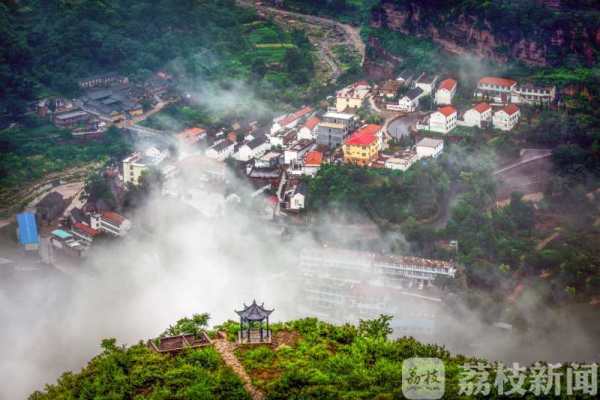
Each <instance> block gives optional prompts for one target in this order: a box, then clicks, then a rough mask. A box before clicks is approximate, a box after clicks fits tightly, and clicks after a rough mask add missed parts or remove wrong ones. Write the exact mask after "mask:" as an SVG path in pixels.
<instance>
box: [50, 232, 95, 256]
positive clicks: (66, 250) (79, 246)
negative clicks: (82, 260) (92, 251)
mask: <svg viewBox="0 0 600 400" xmlns="http://www.w3.org/2000/svg"><path fill="white" fill-rule="evenodd" d="M49 241H50V244H51V245H52V247H53V249H54V251H56V252H57V253H58V254H60V255H63V256H67V257H82V256H83V255H84V253H85V251H86V250H87V247H88V246H87V245H88V243H85V245H84V244H83V243H81V242H79V241H78V240H77V239H75V237H74V236H73V235H72V234H71V233H69V232H66V231H64V230H62V229H55V230H54V231H52V234H51V236H50V238H49Z"/></svg>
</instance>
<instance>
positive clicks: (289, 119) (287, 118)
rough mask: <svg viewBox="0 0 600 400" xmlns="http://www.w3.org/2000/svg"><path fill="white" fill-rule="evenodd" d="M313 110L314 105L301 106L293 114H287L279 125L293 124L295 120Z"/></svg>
mask: <svg viewBox="0 0 600 400" xmlns="http://www.w3.org/2000/svg"><path fill="white" fill-rule="evenodd" d="M312 111H313V109H312V107H304V108H301V109H300V110H298V111H296V112H295V113H293V114H289V115H286V116H285V117H284V118H283V119H282V120H281V121H279V125H280V126H283V127H286V126H288V125H290V124H292V123H293V122H294V121H296V120H298V119H300V118H302V117H304V116H305V115H307V114H310V113H311V112H312Z"/></svg>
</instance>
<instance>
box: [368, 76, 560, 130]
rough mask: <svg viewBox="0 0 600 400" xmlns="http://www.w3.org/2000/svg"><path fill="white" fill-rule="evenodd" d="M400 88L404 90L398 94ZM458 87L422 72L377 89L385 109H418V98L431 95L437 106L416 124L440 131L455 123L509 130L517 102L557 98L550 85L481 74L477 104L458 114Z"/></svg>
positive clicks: (516, 119) (537, 102)
mask: <svg viewBox="0 0 600 400" xmlns="http://www.w3.org/2000/svg"><path fill="white" fill-rule="evenodd" d="M403 87H404V88H406V91H405V92H404V93H403V94H402V95H398V93H399V92H400V91H401V88H403ZM457 88H458V82H457V81H456V80H455V79H452V78H447V79H444V80H441V81H439V82H438V77H437V76H429V75H426V74H421V75H420V76H419V77H417V78H416V79H413V78H412V77H409V78H403V77H399V78H398V79H396V80H395V81H388V82H386V83H384V84H383V85H382V87H381V89H379V96H380V97H381V98H383V99H384V100H385V101H386V108H387V109H388V110H390V111H399V112H405V113H412V112H416V111H418V110H419V106H420V101H422V99H423V98H424V97H426V96H431V100H432V102H433V104H435V105H437V106H438V109H437V110H436V111H434V112H433V113H431V114H429V115H427V116H426V118H424V119H423V120H422V121H421V122H420V123H419V124H417V128H418V129H422V130H428V131H431V132H436V133H443V134H447V133H449V132H451V131H452V130H453V129H454V128H456V127H457V126H467V127H479V128H494V129H498V130H502V131H510V130H512V129H513V128H514V127H515V126H516V125H517V123H518V122H519V119H520V117H521V111H520V109H519V107H518V105H520V104H527V105H551V104H553V103H554V102H555V101H556V88H555V87H553V86H535V85H532V84H529V83H524V84H519V83H518V82H517V81H515V80H512V79H507V78H498V77H483V78H481V79H480V80H479V81H478V83H477V87H476V89H475V92H474V98H475V100H476V101H477V102H478V103H476V104H475V105H474V106H473V107H472V108H470V109H468V110H466V111H464V112H463V113H461V112H459V110H457V109H456V108H455V107H454V106H452V102H453V99H454V97H455V95H456V92H457ZM390 99H393V100H391V101H390Z"/></svg>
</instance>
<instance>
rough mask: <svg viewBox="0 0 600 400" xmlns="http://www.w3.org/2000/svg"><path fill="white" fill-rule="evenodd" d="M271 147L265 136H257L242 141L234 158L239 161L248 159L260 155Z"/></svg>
mask: <svg viewBox="0 0 600 400" xmlns="http://www.w3.org/2000/svg"><path fill="white" fill-rule="evenodd" d="M270 148H271V144H270V143H269V142H268V141H267V139H266V138H265V137H258V138H256V139H254V140H251V141H249V142H247V143H244V144H243V145H242V146H241V147H240V149H239V151H238V152H237V153H236V154H235V158H236V159H237V160H239V161H250V160H252V159H253V158H257V157H260V156H262V155H263V154H264V153H266V152H267V151H268V150H269V149H270Z"/></svg>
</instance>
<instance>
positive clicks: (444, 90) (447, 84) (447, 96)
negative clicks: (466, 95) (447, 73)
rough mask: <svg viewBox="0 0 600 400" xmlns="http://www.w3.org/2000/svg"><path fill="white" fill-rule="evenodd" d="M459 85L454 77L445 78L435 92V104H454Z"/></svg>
mask: <svg viewBox="0 0 600 400" xmlns="http://www.w3.org/2000/svg"><path fill="white" fill-rule="evenodd" d="M457 86H458V84H457V82H456V81H455V80H454V79H444V80H443V81H442V82H441V83H440V86H439V87H438V89H437V91H436V92H435V104H452V99H453V98H454V95H455V94H456V87H457Z"/></svg>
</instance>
